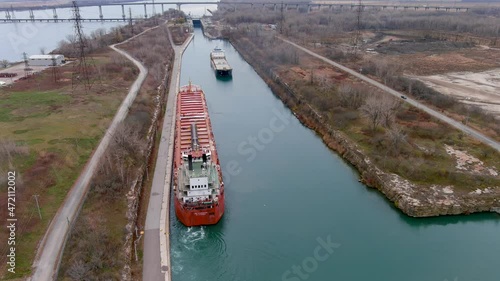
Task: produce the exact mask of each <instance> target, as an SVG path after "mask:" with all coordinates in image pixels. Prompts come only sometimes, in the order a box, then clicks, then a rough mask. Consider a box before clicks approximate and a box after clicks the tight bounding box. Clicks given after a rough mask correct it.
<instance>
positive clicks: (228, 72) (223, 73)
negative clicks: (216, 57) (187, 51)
mask: <svg viewBox="0 0 500 281" xmlns="http://www.w3.org/2000/svg"><path fill="white" fill-rule="evenodd" d="M210 64H211V65H212V68H213V70H214V72H215V75H216V76H217V77H232V76H233V70H232V69H217V67H216V66H215V64H214V62H213V60H211V63H210Z"/></svg>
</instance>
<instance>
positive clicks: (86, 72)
mask: <svg viewBox="0 0 500 281" xmlns="http://www.w3.org/2000/svg"><path fill="white" fill-rule="evenodd" d="M73 17H74V22H75V25H74V29H75V38H76V43H75V44H76V47H77V52H76V53H77V56H78V63H77V64H76V65H73V66H74V67H73V69H74V71H73V77H72V79H71V84H72V88H73V91H74V90H75V88H76V87H77V86H78V85H79V84H80V83H83V85H84V87H85V90H86V91H89V90H90V88H92V84H93V81H92V79H91V66H90V64H89V61H88V59H87V55H86V53H85V52H86V49H87V47H88V46H87V40H86V38H85V34H83V27H82V17H81V16H80V8H79V7H78V5H77V3H76V1H73ZM90 60H91V59H90Z"/></svg>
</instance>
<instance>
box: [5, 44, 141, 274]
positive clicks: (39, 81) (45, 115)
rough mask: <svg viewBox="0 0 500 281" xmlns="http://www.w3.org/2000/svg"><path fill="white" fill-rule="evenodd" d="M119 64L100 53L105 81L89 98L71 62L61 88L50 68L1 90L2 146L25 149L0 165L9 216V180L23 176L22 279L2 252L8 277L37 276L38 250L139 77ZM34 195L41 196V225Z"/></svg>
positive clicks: (19, 208)
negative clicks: (75, 83) (73, 79)
mask: <svg viewBox="0 0 500 281" xmlns="http://www.w3.org/2000/svg"><path fill="white" fill-rule="evenodd" d="M120 61H121V59H120V58H119V56H117V55H116V54H114V52H113V51H111V50H105V51H103V52H101V53H99V54H97V55H95V57H94V62H95V69H94V70H95V71H96V72H97V73H99V79H97V78H96V77H97V76H95V77H94V78H93V79H94V82H93V86H92V88H91V89H90V90H89V91H88V92H87V91H85V90H84V86H83V85H78V86H77V87H75V88H74V89H73V87H72V83H71V77H72V71H73V67H72V65H71V64H69V65H66V66H63V67H61V68H60V69H59V71H58V82H55V81H54V78H53V73H52V71H51V70H47V71H44V72H43V73H41V74H39V75H36V76H33V77H31V78H29V79H27V80H23V81H19V82H17V83H16V84H14V85H13V86H12V87H10V88H3V89H0V128H1V130H0V144H2V143H3V144H5V143H12V142H14V143H15V144H16V146H17V147H21V148H23V150H24V151H25V152H24V153H13V154H12V155H13V156H12V161H2V162H1V163H0V172H1V177H0V179H2V180H1V181H0V182H1V183H2V188H1V189H0V199H1V203H0V208H1V210H0V217H2V218H4V217H5V216H6V215H7V214H6V209H7V207H6V200H5V197H6V193H7V191H6V188H5V186H6V185H4V184H3V183H4V175H6V171H11V170H15V171H16V172H17V173H18V174H19V175H20V176H18V179H17V193H16V201H17V203H16V216H17V218H18V221H19V222H18V227H19V228H18V230H17V239H18V240H17V244H18V245H19V246H18V247H17V249H16V256H17V262H16V274H10V273H9V274H8V275H6V274H5V266H4V265H5V262H4V259H5V255H4V253H5V251H6V250H7V249H6V247H5V246H0V249H1V250H2V258H0V260H1V261H2V272H3V274H2V275H3V276H2V277H3V278H5V279H11V278H16V277H21V276H26V275H27V274H29V273H30V272H31V264H32V261H33V258H34V255H35V252H36V248H37V244H38V243H39V241H40V239H41V238H42V236H43V234H44V233H45V231H46V228H47V226H48V225H49V223H50V220H51V219H52V217H53V216H54V214H55V213H56V211H57V210H58V208H59V206H60V205H61V203H62V201H63V200H64V198H65V196H66V193H67V191H68V190H69V189H70V188H71V186H72V185H73V183H74V182H75V180H76V178H77V177H78V175H79V173H80V171H81V169H82V167H83V166H84V165H85V163H86V161H87V160H88V158H89V156H90V155H91V153H92V151H93V149H94V148H95V147H96V145H97V144H98V142H99V140H100V139H101V137H102V135H103V133H104V131H105V130H106V128H107V127H108V125H109V123H110V121H111V119H112V118H113V116H114V114H115V112H116V109H117V108H118V106H119V105H120V103H121V101H122V99H123V97H124V96H125V95H126V94H127V92H128V90H127V88H128V86H129V85H130V84H131V80H132V79H130V78H129V77H127V76H125V75H124V74H126V73H133V72H136V71H137V70H136V69H135V68H134V67H133V66H132V65H130V64H127V63H125V62H123V61H121V62H120ZM118 62H120V63H118ZM116 65H119V67H116ZM134 77H135V75H134ZM132 78H133V77H132ZM4 147H5V145H4ZM9 162H11V163H9ZM33 195H39V197H38V200H39V203H40V211H41V215H42V219H41V220H40V218H39V215H38V212H37V209H36V204H35V199H34V197H33ZM6 234H7V233H6V232H2V233H0V239H2V240H3V241H5V240H4V239H6Z"/></svg>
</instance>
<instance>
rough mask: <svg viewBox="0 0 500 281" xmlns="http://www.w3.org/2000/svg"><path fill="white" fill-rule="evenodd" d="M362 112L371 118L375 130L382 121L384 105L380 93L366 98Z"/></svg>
mask: <svg viewBox="0 0 500 281" xmlns="http://www.w3.org/2000/svg"><path fill="white" fill-rule="evenodd" d="M361 112H362V113H363V115H364V116H366V117H367V118H368V119H370V122H371V123H372V130H373V131H375V129H376V128H377V125H379V124H380V122H381V121H382V107H381V106H380V100H379V97H378V95H370V97H368V98H367V99H366V103H365V104H364V105H363V106H362V107H361Z"/></svg>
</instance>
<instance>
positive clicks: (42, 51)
mask: <svg viewBox="0 0 500 281" xmlns="http://www.w3.org/2000/svg"><path fill="white" fill-rule="evenodd" d="M45 51H46V50H45V47H40V54H41V55H45Z"/></svg>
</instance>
